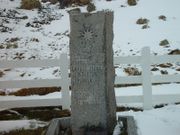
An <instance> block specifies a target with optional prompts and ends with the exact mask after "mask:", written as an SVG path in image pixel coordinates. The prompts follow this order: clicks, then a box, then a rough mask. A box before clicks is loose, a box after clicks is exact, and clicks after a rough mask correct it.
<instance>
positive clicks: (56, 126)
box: [46, 117, 71, 135]
mask: <svg viewBox="0 0 180 135" xmlns="http://www.w3.org/2000/svg"><path fill="white" fill-rule="evenodd" d="M70 122H71V118H70V117H66V118H57V119H53V120H52V121H51V122H50V125H49V127H48V129H47V132H46V135H61V132H62V131H63V130H64V129H67V130H68V129H70V128H71V124H70ZM64 132H68V131H64ZM64 134H66V133H64ZM64 134H63V135H64Z"/></svg>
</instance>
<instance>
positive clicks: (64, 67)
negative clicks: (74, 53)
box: [60, 54, 71, 109]
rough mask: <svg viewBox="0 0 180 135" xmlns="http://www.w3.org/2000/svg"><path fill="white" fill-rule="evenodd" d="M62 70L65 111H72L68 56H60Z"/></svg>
mask: <svg viewBox="0 0 180 135" xmlns="http://www.w3.org/2000/svg"><path fill="white" fill-rule="evenodd" d="M60 69H61V78H62V86H61V93H62V100H63V106H62V107H63V109H70V105H71V99H70V93H69V77H68V76H69V73H68V71H69V60H68V56H67V54H61V56H60Z"/></svg>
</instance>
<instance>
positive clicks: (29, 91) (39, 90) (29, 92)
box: [9, 87, 60, 96]
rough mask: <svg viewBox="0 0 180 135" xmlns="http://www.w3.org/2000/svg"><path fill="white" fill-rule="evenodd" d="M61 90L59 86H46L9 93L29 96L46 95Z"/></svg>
mask: <svg viewBox="0 0 180 135" xmlns="http://www.w3.org/2000/svg"><path fill="white" fill-rule="evenodd" d="M56 91H60V88H58V87H44V88H24V89H21V90H19V91H16V92H12V93H10V94H9V95H15V96H29V95H46V94H49V93H52V92H56Z"/></svg>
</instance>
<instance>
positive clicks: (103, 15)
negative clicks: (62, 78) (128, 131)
mask: <svg viewBox="0 0 180 135" xmlns="http://www.w3.org/2000/svg"><path fill="white" fill-rule="evenodd" d="M70 27H71V33H70V70H71V87H72V95H71V98H72V99H71V111H72V116H71V126H72V132H73V135H110V134H112V132H113V129H114V126H115V125H116V102H115V93H114V77H115V75H114V67H113V51H112V41H113V12H110V11H102V12H97V13H94V14H89V13H78V12H72V13H70Z"/></svg>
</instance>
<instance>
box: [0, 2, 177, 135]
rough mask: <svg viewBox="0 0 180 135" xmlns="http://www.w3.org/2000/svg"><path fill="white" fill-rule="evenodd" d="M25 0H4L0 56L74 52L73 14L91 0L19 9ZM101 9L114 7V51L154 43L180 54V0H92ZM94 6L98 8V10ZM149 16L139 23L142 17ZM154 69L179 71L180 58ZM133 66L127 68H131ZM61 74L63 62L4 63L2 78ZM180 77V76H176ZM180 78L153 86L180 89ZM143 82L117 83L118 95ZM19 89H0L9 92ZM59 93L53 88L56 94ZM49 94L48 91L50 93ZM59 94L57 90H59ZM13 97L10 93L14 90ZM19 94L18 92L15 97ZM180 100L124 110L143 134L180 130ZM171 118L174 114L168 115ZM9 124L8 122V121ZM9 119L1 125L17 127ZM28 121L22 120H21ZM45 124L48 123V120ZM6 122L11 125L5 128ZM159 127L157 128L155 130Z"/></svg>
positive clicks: (136, 51)
mask: <svg viewBox="0 0 180 135" xmlns="http://www.w3.org/2000/svg"><path fill="white" fill-rule="evenodd" d="M20 1H21V0H0V61H1V60H23V59H26V60H33V59H53V58H59V57H60V54H61V53H68V54H69V33H70V26H69V25H70V24H69V14H68V11H70V10H71V9H73V8H80V10H81V12H87V10H86V6H81V7H79V6H75V7H68V8H65V9H59V3H57V4H54V5H53V4H50V3H49V2H47V3H42V6H43V8H42V9H41V10H38V9H34V10H24V9H20V8H19V7H20ZM92 2H93V3H94V4H95V6H96V11H101V10H112V11H114V41H113V49H114V56H128V55H130V56H132V55H141V49H142V47H144V46H149V47H150V48H151V52H152V54H154V55H161V54H168V53H172V51H173V50H176V53H178V54H180V25H179V24H180V14H179V12H180V6H179V5H180V1H179V0H158V1H157V0H138V1H137V5H135V6H129V5H128V4H127V0H112V1H106V0H92ZM96 11H93V12H96ZM143 20H146V21H145V22H144V23H142V24H139V21H143ZM127 67H135V69H136V68H137V71H138V73H140V70H141V69H140V68H139V66H138V65H123V66H117V68H116V74H118V75H128V74H129V73H127V72H125V71H126V70H125V69H127ZM152 68H154V70H153V71H152V73H153V74H163V73H166V74H179V73H180V63H172V64H170V63H168V64H164V65H153V66H152ZM127 70H128V69H127ZM60 75H61V72H60V69H59V67H51V68H16V69H8V68H6V69H0V81H1V80H14V79H18V80H21V79H38V78H56V77H59V76H60ZM177 81H179V82H180V80H177ZM179 86H180V85H179V84H166V85H160V86H153V89H155V90H156V91H154V92H153V94H154V93H155V94H159V93H160V94H162V93H163V94H169V91H170V90H171V89H172V91H171V92H172V93H173V94H176V93H180V92H178V90H179ZM139 87H140V86H138V87H131V88H130V89H131V90H132V91H133V92H129V91H128V90H130V89H129V88H122V89H121V91H120V90H119V89H120V88H116V95H132V94H134V95H140V94H142V91H139ZM14 90H16V89H3V90H0V92H1V91H3V92H5V93H7V94H8V93H9V92H11V91H14ZM53 94H54V93H52V95H53ZM47 96H48V95H47ZM56 96H57V94H56ZM9 97H10V96H9ZM13 98H15V97H13ZM179 108H180V106H179V105H177V106H176V105H173V106H168V107H165V108H162V109H160V110H158V109H155V110H152V111H145V112H137V113H134V112H133V111H130V112H124V114H120V115H133V116H134V117H135V120H136V121H137V124H138V132H139V135H148V134H153V135H170V134H172V135H179V133H180V130H179V129H180V117H179V112H180V109H179ZM168 118H170V119H168ZM10 123H11V124H12V123H13V124H14V123H16V124H14V125H16V126H17V125H19V126H17V127H20V128H22V127H24V126H23V125H25V128H28V127H29V125H30V123H29V121H23V122H22V121H20V122H18V123H17V122H14V121H10ZM5 124H6V126H4V125H5ZM8 124H9V123H8V122H7V121H5V122H4V123H3V122H0V131H4V130H5V131H6V130H12V129H15V128H14V126H10V127H9V128H7V127H8ZM22 124H23V125H22ZM45 124H46V123H45ZM5 128H7V129H5ZM156 131H157V132H156Z"/></svg>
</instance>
